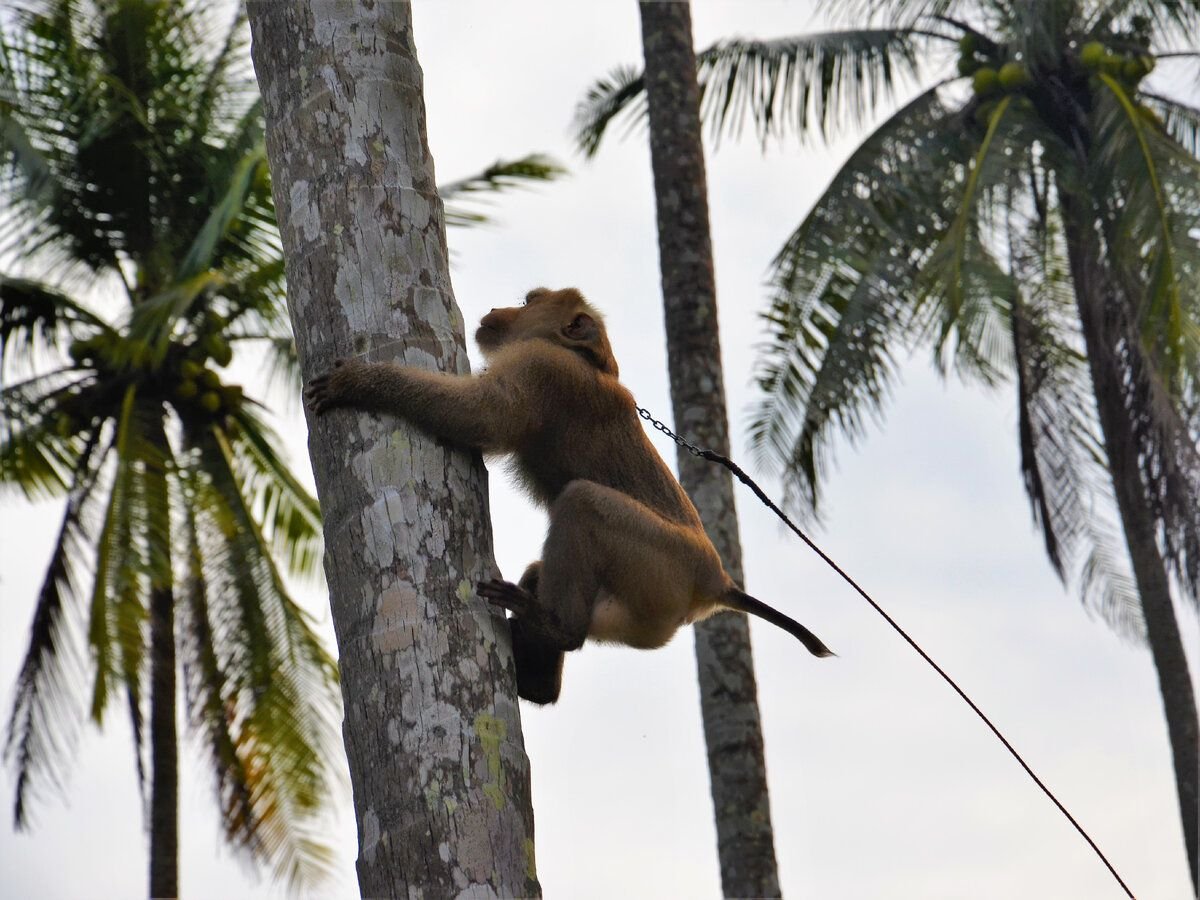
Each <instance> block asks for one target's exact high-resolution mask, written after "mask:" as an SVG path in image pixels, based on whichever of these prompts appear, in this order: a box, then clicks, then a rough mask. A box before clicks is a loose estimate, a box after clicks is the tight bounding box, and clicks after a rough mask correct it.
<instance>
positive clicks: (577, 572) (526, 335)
mask: <svg viewBox="0 0 1200 900" xmlns="http://www.w3.org/2000/svg"><path fill="white" fill-rule="evenodd" d="M475 340H476V342H477V343H478V344H479V348H480V349H481V350H482V351H483V353H484V356H485V357H486V359H487V362H488V367H487V369H486V370H484V371H483V373H482V374H479V375H467V376H460V375H447V374H444V373H441V372H432V371H428V370H426V369H417V368H411V367H408V366H401V365H395V364H390V363H367V362H363V361H361V360H356V359H344V360H338V361H337V362H335V363H334V368H333V369H332V370H330V371H329V372H327V373H325V374H324V375H321V376H319V377H317V378H314V379H313V380H312V381H311V382H310V383H309V385H308V387H307V388H306V390H305V398H306V401H307V403H308V405H309V407H310V408H311V409H312V411H313V412H314V413H316V414H318V415H320V414H323V413H326V412H328V411H329V410H332V409H336V408H339V407H352V408H354V409H361V410H368V411H371V412H377V413H389V414H392V415H396V416H401V417H403V418H404V419H407V420H408V421H409V422H411V423H412V424H413V425H416V426H417V427H419V428H421V429H423V430H425V431H427V432H429V433H430V434H433V435H435V436H437V437H440V438H443V439H445V440H446V441H448V442H450V443H453V444H457V445H459V446H461V447H467V448H477V449H479V450H482V451H484V452H485V453H492V454H511V455H512V457H513V460H514V463H515V471H516V473H517V476H518V477H519V479H520V481H521V483H522V484H523V486H524V487H525V488H526V490H527V491H528V492H529V493H530V494H531V495H532V497H533V499H534V500H535V501H537V502H538V503H539V504H540V505H542V506H544V507H545V508H546V509H547V510H548V511H549V514H550V526H549V531H548V533H547V536H546V542H545V546H544V547H543V550H542V559H541V560H540V561H538V562H534V563H532V564H531V565H530V566H529V568H527V569H526V570H525V574H524V575H522V577H521V579H520V581H519V582H518V583H517V584H512V583H510V582H507V581H499V580H492V581H487V582H484V583H483V584H480V585H479V587H478V594H479V595H480V596H481V597H483V598H484V599H485V600H487V601H488V602H489V603H492V604H494V605H495V606H499V607H502V608H504V609H506V610H508V611H509V612H510V613H512V618H511V619H510V620H509V621H510V625H511V628H512V640H513V654H514V657H515V660H516V671H517V692H518V694H519V695H520V696H521V697H523V698H524V699H526V700H530V701H532V702H534V703H553V702H554V701H555V700H557V699H558V696H559V692H560V690H561V686H562V665H563V656H564V654H565V653H566V652H567V651H570V650H577V649H579V648H580V647H582V646H583V643H584V641H585V640H587V639H588V638H591V639H592V640H595V641H604V642H613V643H619V644H626V645H628V646H630V647H639V648H646V649H650V648H655V647H661V646H663V645H664V644H666V643H667V642H668V641H669V640H670V639H671V637H672V635H674V634H675V632H676V631H678V630H679V628H680V627H682V626H684V625H687V624H690V623H692V622H696V621H699V620H700V619H704V618H706V617H707V616H710V615H712V614H713V613H715V612H718V611H720V610H723V609H732V610H740V611H742V612H748V613H753V614H754V615H757V616H760V617H762V618H764V619H766V620H767V621H769V622H772V623H773V624H775V625H778V626H779V627H781V628H783V629H785V630H787V631H788V632H789V633H791V634H792V635H794V636H795V637H797V638H799V640H800V641H801V643H803V644H804V646H805V647H807V648H808V650H809V652H811V653H812V654H814V655H815V656H828V655H830V651H829V649H828V648H827V647H826V646H825V645H824V644H823V643H821V641H820V640H819V639H818V638H817V637H816V636H815V635H813V634H812V632H810V631H809V630H808V629H807V628H805V627H804V626H803V625H801V624H800V623H799V622H796V621H794V620H793V619H791V618H789V617H788V616H785V615H784V614H783V613H781V612H778V611H777V610H775V609H773V608H772V607H770V606H768V605H767V604H765V603H763V602H761V601H759V600H756V599H755V598H753V597H751V596H749V595H747V594H745V593H743V592H742V591H741V590H739V589H738V587H737V586H736V585H735V584H734V583H733V580H732V579H731V578H730V577H729V575H728V574H727V573H726V572H725V570H724V568H723V567H722V565H721V560H720V557H719V556H718V554H717V551H716V548H715V547H713V545H712V542H711V541H710V540H709V539H708V536H707V535H706V534H705V533H704V526H703V525H702V524H701V522H700V516H699V514H698V513H697V512H696V508H695V506H693V505H692V502H691V500H690V499H688V496H687V494H685V493H684V491H683V488H682V487H681V486H680V485H679V482H678V481H676V479H675V477H674V475H672V474H671V471H670V470H669V469H668V468H667V466H666V464H665V463H664V462H663V461H662V459H661V458H660V457H659V455H658V453H657V452H656V451H655V449H654V446H653V445H652V444H651V443H650V439H649V438H648V437H647V435H646V433H645V431H644V430H643V429H642V426H641V422H640V420H639V419H638V415H637V405H636V403H635V402H634V399H633V395H632V394H630V393H629V391H628V390H626V389H625V388H624V387H623V386H622V385H621V383H620V381H618V380H617V361H616V359H615V358H614V356H613V351H612V347H611V346H610V345H609V341H608V335H607V333H606V332H605V329H604V323H603V320H602V319H601V317H600V314H599V313H598V312H597V311H596V310H595V309H594V308H593V307H592V306H591V304H589V303H588V302H587V301H586V300H585V299H584V297H583V295H582V294H580V293H579V291H577V290H575V289H573V288H568V289H566V290H559V291H552V290H548V289H546V288H538V289H536V290H533V291H530V292H529V294H528V295H527V296H526V298H525V304H524V305H523V306H515V307H508V308H504V309H493V310H492V311H491V312H489V313H488V314H487V315H486V316H484V317H483V319H482V321H481V322H480V323H479V329H478V330H477V331H476V332H475Z"/></svg>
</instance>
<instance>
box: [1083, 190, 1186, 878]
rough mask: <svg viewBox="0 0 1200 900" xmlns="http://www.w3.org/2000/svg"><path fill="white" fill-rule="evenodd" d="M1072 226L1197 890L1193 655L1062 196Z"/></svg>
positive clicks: (1100, 303)
mask: <svg viewBox="0 0 1200 900" xmlns="http://www.w3.org/2000/svg"><path fill="white" fill-rule="evenodd" d="M1063 211H1064V219H1065V221H1066V227H1067V248H1068V254H1069V257H1070V265H1071V275H1072V279H1073V281H1074V285H1075V292H1076V298H1077V305H1078V309H1079V319H1080V323H1081V325H1082V329H1083V337H1084V342H1085V345H1086V347H1087V357H1088V363H1089V365H1090V366H1091V375H1092V385H1093V389H1094V390H1095V394H1096V408H1097V412H1098V414H1099V419H1100V428H1101V432H1102V434H1103V438H1104V449H1105V453H1106V455H1107V457H1108V467H1109V472H1110V473H1111V475H1112V483H1113V492H1114V494H1115V496H1116V500H1117V508H1118V510H1119V512H1120V516H1121V524H1122V526H1123V528H1124V532H1125V540H1126V543H1127V545H1128V547H1129V557H1130V561H1131V564H1132V567H1133V574H1134V580H1135V582H1136V584H1137V588H1138V595H1139V597H1140V599H1141V604H1142V615H1143V618H1144V619H1145V622H1146V638H1147V641H1148V643H1149V645H1150V653H1151V656H1152V658H1153V660H1154V667H1155V671H1156V672H1157V673H1158V687H1159V691H1160V693H1161V694H1162V700H1163V708H1164V711H1165V714H1166V719H1167V733H1168V736H1169V738H1170V742H1171V751H1172V756H1173V761H1174V766H1175V789H1176V793H1177V795H1178V799H1179V811H1180V815H1181V817H1182V820H1183V838H1184V842H1185V844H1186V845H1187V853H1188V865H1189V867H1190V869H1191V876H1192V887H1193V890H1197V889H1200V881H1198V880H1197V854H1198V852H1200V848H1198V846H1197V843H1198V841H1200V834H1198V828H1200V806H1198V803H1197V779H1198V778H1200V746H1198V741H1200V726H1198V723H1197V716H1196V698H1195V695H1194V692H1193V689H1192V679H1191V673H1190V671H1189V669H1188V662H1187V655H1186V653H1185V651H1184V647H1183V639H1182V637H1181V635H1180V631H1179V622H1178V620H1177V619H1176V617H1175V608H1174V605H1173V604H1172V601H1171V590H1170V579H1169V578H1168V577H1167V569H1166V565H1165V562H1164V560H1163V556H1162V553H1161V551H1160V550H1159V546H1158V541H1157V539H1156V534H1155V533H1156V526H1155V522H1154V517H1153V514H1152V512H1151V509H1150V505H1149V503H1148V501H1147V498H1146V492H1145V489H1144V487H1143V483H1142V473H1141V472H1140V471H1139V466H1138V455H1137V447H1136V445H1135V443H1134V437H1133V430H1132V427H1131V424H1130V421H1129V411H1128V410H1127V409H1125V401H1124V397H1123V394H1124V392H1123V391H1122V387H1121V373H1120V372H1119V371H1118V369H1117V368H1116V364H1115V360H1116V357H1117V354H1118V353H1119V349H1118V348H1117V347H1116V346H1115V343H1116V340H1115V339H1114V337H1113V333H1112V332H1113V330H1112V329H1111V328H1110V327H1108V326H1109V323H1108V322H1107V321H1106V319H1105V317H1106V315H1111V312H1109V311H1110V310H1111V306H1110V304H1109V303H1107V302H1106V301H1107V299H1108V296H1107V295H1108V292H1107V291H1106V290H1105V285H1104V272H1103V269H1102V264H1101V261H1100V255H1099V248H1098V246H1097V244H1096V240H1095V237H1094V236H1093V235H1094V231H1093V229H1092V226H1091V224H1090V222H1091V220H1090V219H1088V220H1083V221H1081V218H1082V217H1079V218H1077V217H1076V215H1077V214H1076V213H1075V209H1074V204H1073V203H1072V202H1071V201H1070V200H1068V199H1066V198H1064V199H1063Z"/></svg>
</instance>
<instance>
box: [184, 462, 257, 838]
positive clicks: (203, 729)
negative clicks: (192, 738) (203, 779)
mask: <svg viewBox="0 0 1200 900" xmlns="http://www.w3.org/2000/svg"><path fill="white" fill-rule="evenodd" d="M181 474H182V476H183V478H182V489H183V496H184V503H183V504H181V509H182V511H183V523H184V526H183V530H184V536H185V541H186V557H185V567H186V572H187V577H186V579H185V581H184V584H183V591H182V597H183V600H184V603H183V605H182V609H181V613H182V615H181V616H180V627H179V635H180V646H181V650H182V655H181V661H182V665H183V689H184V696H185V698H186V704H187V710H188V721H189V725H190V726H191V728H192V729H193V731H195V732H198V733H199V734H200V735H201V739H202V741H203V743H204V746H205V748H206V750H207V752H208V755H209V758H210V765H211V771H212V773H213V775H214V778H215V781H216V791H217V801H218V804H219V806H220V810H221V820H222V822H223V823H225V828H226V831H227V832H228V833H230V834H233V835H239V836H240V835H242V834H253V833H254V831H255V830H256V829H257V827H258V822H257V815H256V813H255V810H254V803H253V799H252V797H251V794H250V789H249V777H248V773H247V771H246V767H245V765H244V764H243V762H242V758H241V756H239V754H238V748H237V744H236V739H235V735H234V733H233V728H234V727H235V724H236V717H237V700H238V696H237V690H236V687H234V686H233V685H231V682H230V679H229V677H228V675H227V674H226V672H225V668H224V667H223V666H222V664H221V661H220V660H219V659H218V654H217V646H218V644H217V638H216V634H215V633H214V630H213V625H212V622H211V620H210V611H209V604H208V593H209V590H210V587H209V584H208V581H207V579H206V578H205V574H204V570H205V568H206V566H207V565H209V563H208V562H207V560H206V558H205V555H204V551H203V550H202V542H201V535H200V530H199V525H198V522H197V515H196V511H195V510H196V506H197V504H198V502H199V501H198V498H197V492H196V487H195V484H194V483H193V480H194V478H195V473H193V472H191V471H190V470H185V471H184V472H183V473H181Z"/></svg>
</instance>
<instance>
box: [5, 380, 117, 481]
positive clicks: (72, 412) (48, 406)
mask: <svg viewBox="0 0 1200 900" xmlns="http://www.w3.org/2000/svg"><path fill="white" fill-rule="evenodd" d="M106 392H107V386H104V385H100V384H98V383H97V382H96V380H95V379H93V378H90V377H88V376H86V375H83V374H82V373H80V372H78V371H75V370H71V369H58V370H55V371H51V372H47V373H45V374H42V375H37V376H34V377H32V378H29V379H27V380H25V381H22V382H18V383H16V384H11V385H8V386H6V387H3V388H0V489H4V488H8V487H16V488H17V489H19V490H20V491H21V492H22V493H24V494H25V496H26V497H28V498H29V499H31V500H36V499H40V498H44V497H57V496H60V495H61V494H62V493H63V492H64V491H66V490H67V486H68V485H69V484H71V483H72V479H73V473H74V472H75V471H76V469H77V468H78V466H79V463H80V456H81V453H82V450H83V447H84V445H85V439H86V435H87V432H88V429H87V428H86V427H85V423H88V422H93V421H97V420H98V419H97V415H98V414H100V413H102V411H103V409H104V404H105V402H106V397H105V394H106Z"/></svg>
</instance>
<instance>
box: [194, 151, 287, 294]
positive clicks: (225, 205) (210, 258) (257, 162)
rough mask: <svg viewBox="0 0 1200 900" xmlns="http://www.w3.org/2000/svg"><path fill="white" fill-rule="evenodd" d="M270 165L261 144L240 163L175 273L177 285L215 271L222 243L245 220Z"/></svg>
mask: <svg viewBox="0 0 1200 900" xmlns="http://www.w3.org/2000/svg"><path fill="white" fill-rule="evenodd" d="M266 164H267V155H266V150H265V148H264V147H263V146H262V145H261V144H259V145H258V146H257V147H255V148H254V149H253V150H251V151H250V152H248V153H247V154H246V155H245V156H244V157H243V158H242V159H240V160H238V162H237V164H236V165H235V166H234V168H233V171H232V172H231V173H230V175H229V181H228V186H227V187H226V189H225V193H224V195H223V196H222V197H221V198H220V200H219V201H218V202H217V203H216V205H215V206H214V207H213V209H212V212H211V213H209V215H208V218H207V219H206V220H205V222H204V225H203V227H202V228H201V229H200V232H199V233H198V234H197V235H196V237H195V240H193V241H192V245H191V247H189V248H188V250H187V252H186V253H185V254H184V256H183V260H182V262H180V264H179V269H178V270H177V271H176V273H175V278H176V281H177V282H180V283H186V282H188V281H190V280H192V279H193V278H195V277H196V276H198V275H200V274H201V273H203V272H206V271H208V270H209V269H211V268H213V266H214V263H215V258H214V257H215V254H216V251H217V246H218V244H219V243H220V242H221V241H222V240H224V239H225V237H226V235H227V234H228V232H229V229H230V227H231V226H232V225H233V224H234V223H236V222H238V221H239V220H240V219H241V218H242V215H243V211H244V208H245V203H246V198H247V196H248V194H249V192H250V188H251V185H252V184H253V181H254V178H255V177H256V175H257V173H258V171H259V169H260V168H265V166H266Z"/></svg>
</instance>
